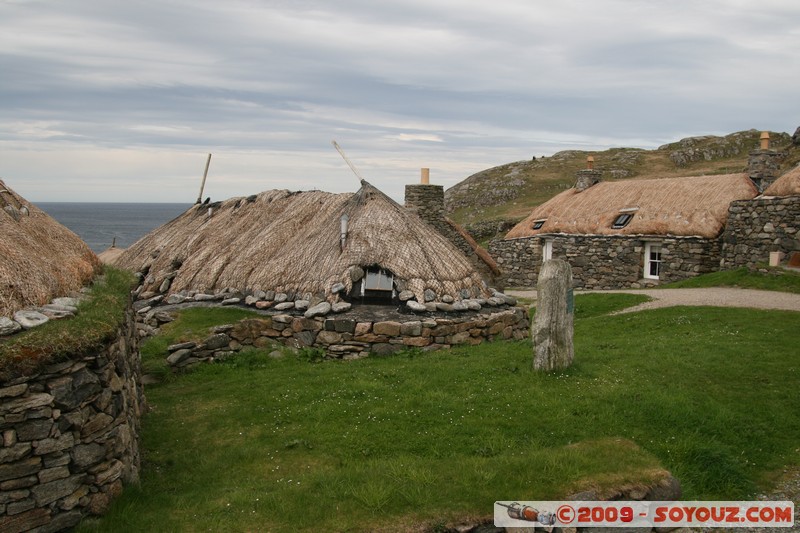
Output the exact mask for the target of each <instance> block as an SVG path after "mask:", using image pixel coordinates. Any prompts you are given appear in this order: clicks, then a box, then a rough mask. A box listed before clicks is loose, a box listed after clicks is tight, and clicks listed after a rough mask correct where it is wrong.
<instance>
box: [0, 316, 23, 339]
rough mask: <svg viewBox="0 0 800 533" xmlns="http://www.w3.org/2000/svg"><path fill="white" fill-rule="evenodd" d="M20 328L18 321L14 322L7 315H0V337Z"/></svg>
mask: <svg viewBox="0 0 800 533" xmlns="http://www.w3.org/2000/svg"><path fill="white" fill-rule="evenodd" d="M21 329H22V326H20V325H19V323H18V322H14V321H13V320H11V319H10V318H8V317H4V316H0V337H4V336H6V335H13V334H14V333H16V332H18V331H19V330H21Z"/></svg>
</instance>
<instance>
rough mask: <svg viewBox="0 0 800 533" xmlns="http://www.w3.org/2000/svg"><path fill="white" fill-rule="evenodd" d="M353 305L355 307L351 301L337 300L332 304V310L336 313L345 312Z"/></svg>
mask: <svg viewBox="0 0 800 533" xmlns="http://www.w3.org/2000/svg"><path fill="white" fill-rule="evenodd" d="M351 307H353V305H352V304H351V303H350V302H336V303H335V304H333V305H332V306H331V311H333V312H334V313H344V312H345V311H347V310H349V309H350V308H351Z"/></svg>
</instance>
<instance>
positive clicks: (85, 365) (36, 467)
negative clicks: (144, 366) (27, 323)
mask: <svg viewBox="0 0 800 533" xmlns="http://www.w3.org/2000/svg"><path fill="white" fill-rule="evenodd" d="M144 406H145V404H144V395H143V390H142V385H141V370H140V360H139V353H138V340H137V335H136V328H135V318H134V313H133V310H132V309H131V310H129V311H128V313H127V316H126V320H125V321H124V323H123V325H122V326H121V327H120V328H119V331H118V335H117V338H116V340H114V341H113V342H111V343H110V344H108V345H107V346H105V347H104V348H103V349H100V350H98V351H97V352H96V353H91V354H85V355H82V356H79V357H75V358H73V359H71V360H68V361H64V362H61V363H57V364H52V365H50V366H48V367H46V368H44V369H43V370H42V371H41V372H40V373H38V374H36V375H34V376H27V377H21V378H18V379H14V380H12V381H10V382H7V383H4V384H2V386H0V435H1V436H2V448H0V531H3V532H4V533H16V532H21V531H36V532H38V533H43V532H51V531H61V530H63V529H66V528H69V527H72V526H74V525H75V524H77V523H78V521H80V519H81V518H82V517H83V516H85V515H87V514H101V513H102V512H104V511H105V510H106V508H107V507H108V505H109V503H110V502H111V500H112V499H113V498H114V497H115V496H116V495H118V494H119V493H120V492H121V491H122V486H123V484H126V483H131V482H135V481H137V480H138V478H139V467H140V455H139V437H138V436H139V419H140V416H141V414H142V410H143V409H144Z"/></svg>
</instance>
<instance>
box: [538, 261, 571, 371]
mask: <svg viewBox="0 0 800 533" xmlns="http://www.w3.org/2000/svg"><path fill="white" fill-rule="evenodd" d="M536 287H537V290H538V298H537V302H536V316H535V318H534V324H533V327H532V329H531V336H532V338H533V345H534V359H533V367H534V368H535V369H536V370H541V371H551V370H558V369H563V368H567V367H569V366H570V365H571V364H572V360H573V358H574V347H573V342H572V336H573V307H572V306H573V303H572V298H573V297H572V269H571V268H570V266H569V263H567V262H566V261H564V260H563V259H551V260H549V261H545V263H544V265H542V268H541V272H540V274H539V279H538V282H537V285H536Z"/></svg>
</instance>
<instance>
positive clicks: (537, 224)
mask: <svg viewBox="0 0 800 533" xmlns="http://www.w3.org/2000/svg"><path fill="white" fill-rule="evenodd" d="M545 222H547V219H546V218H545V219H542V220H534V221H533V229H542V226H544V223H545Z"/></svg>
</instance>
